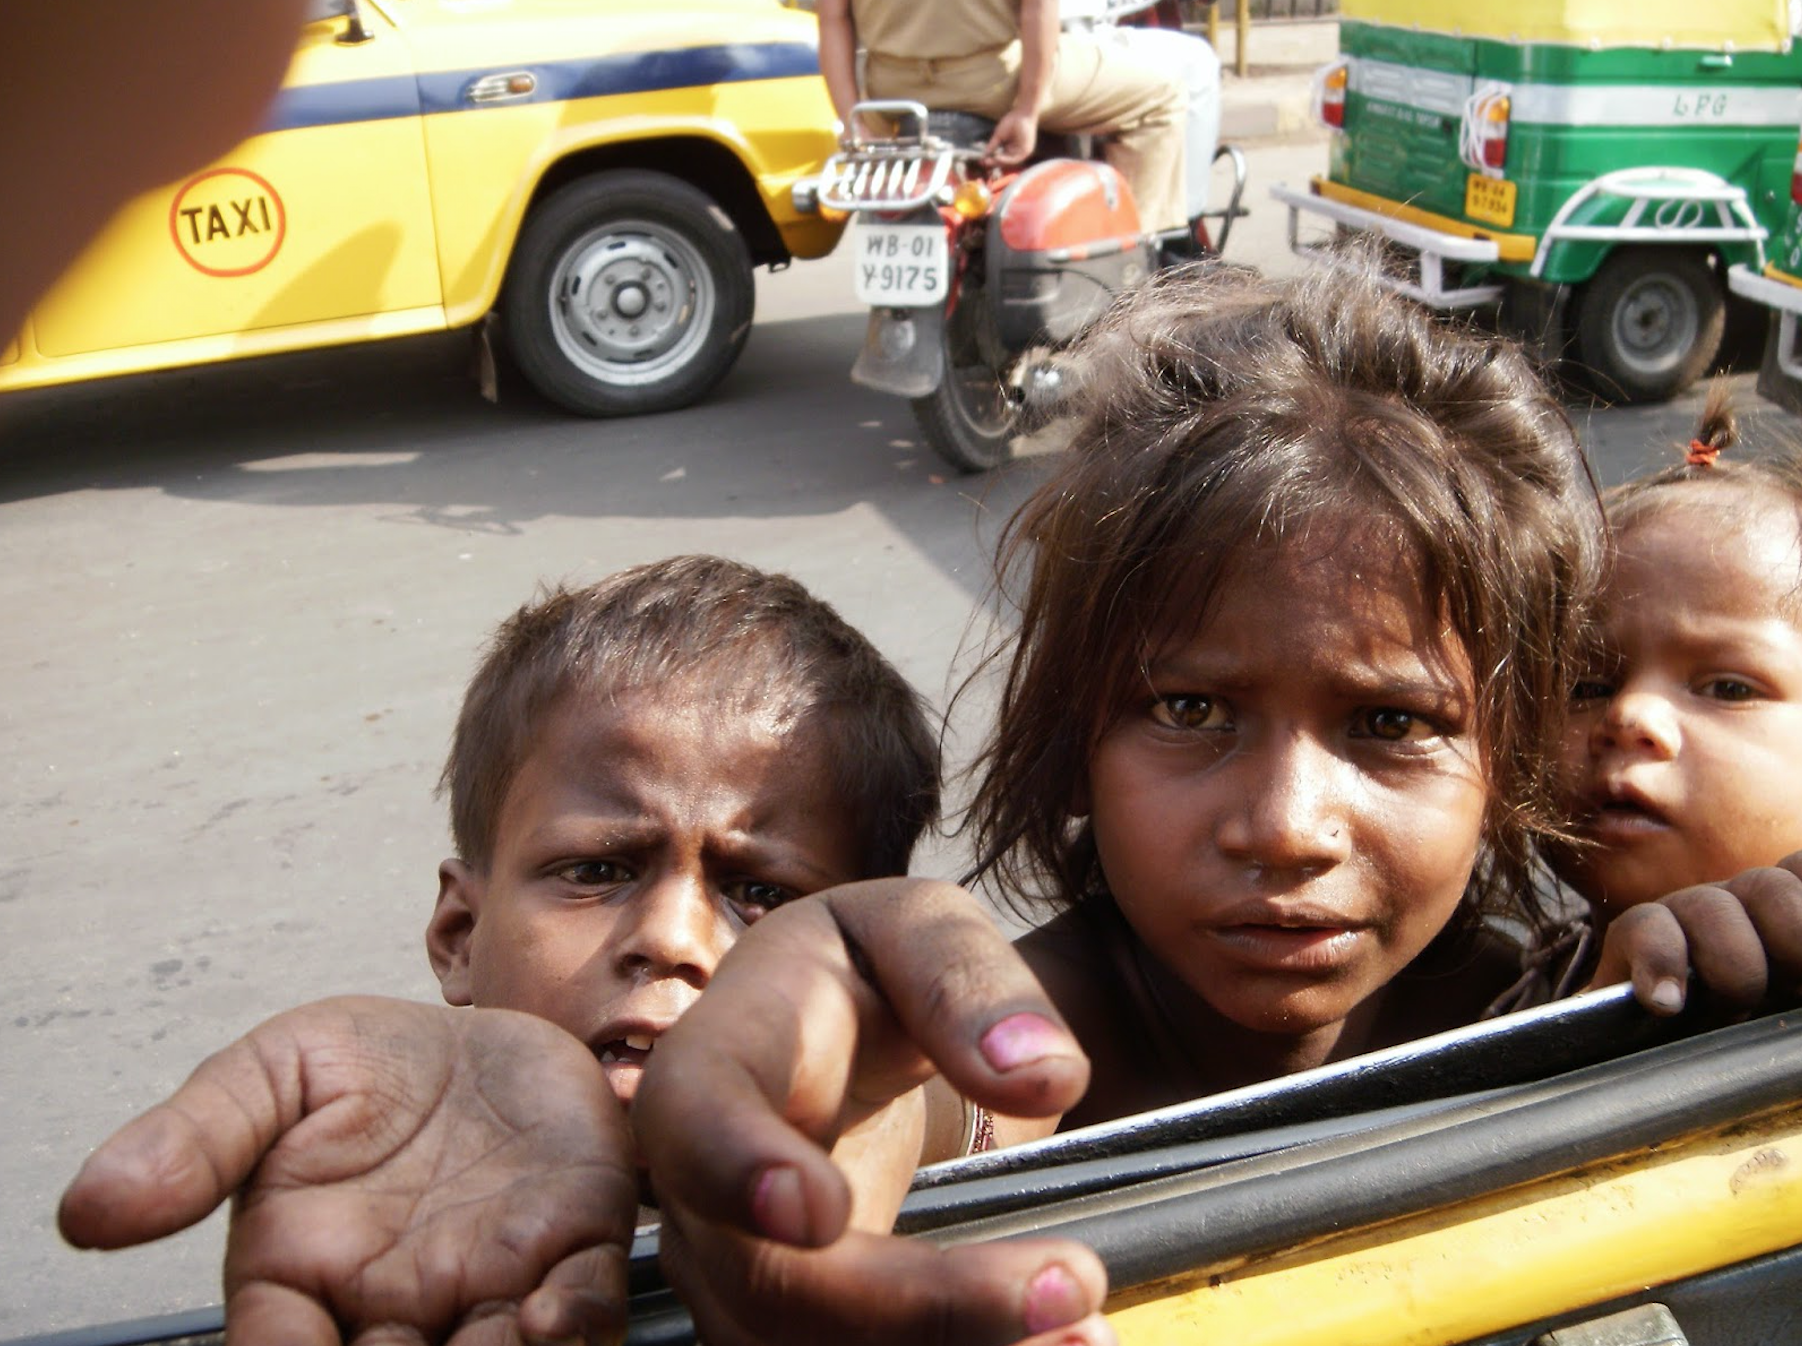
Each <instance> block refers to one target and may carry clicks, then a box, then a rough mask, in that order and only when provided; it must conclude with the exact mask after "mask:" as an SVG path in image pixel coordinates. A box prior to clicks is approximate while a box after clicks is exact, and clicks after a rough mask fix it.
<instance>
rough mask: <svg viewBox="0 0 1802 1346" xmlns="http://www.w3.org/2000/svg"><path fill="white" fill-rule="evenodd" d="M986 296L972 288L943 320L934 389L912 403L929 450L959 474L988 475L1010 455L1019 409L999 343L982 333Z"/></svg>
mask: <svg viewBox="0 0 1802 1346" xmlns="http://www.w3.org/2000/svg"><path fill="white" fill-rule="evenodd" d="M986 317H987V303H986V296H984V295H983V293H982V291H981V289H980V287H979V286H977V285H974V284H972V285H970V286H968V287H967V288H966V289H965V290H964V292H963V293H962V294H961V295H960V296H959V297H958V304H957V307H956V308H954V309H952V311H951V312H950V314H949V315H948V316H947V317H946V318H945V327H944V332H945V335H944V345H945V369H944V373H943V375H942V376H941V377H940V379H939V386H938V387H937V388H935V389H933V391H932V392H931V393H929V394H928V395H927V396H925V397H916V398H915V399H914V401H913V409H914V419H915V420H916V421H917V422H918V423H919V426H920V433H921V434H923V435H924V436H925V437H926V442H927V443H928V444H930V445H931V446H932V447H933V449H934V451H935V452H937V453H938V455H939V456H940V457H941V458H943V459H944V460H945V461H946V462H948V463H950V464H951V466H953V467H955V468H956V469H957V470H958V471H959V472H965V473H973V472H987V471H988V470H989V469H991V468H995V467H1000V466H1001V465H1002V464H1003V463H1005V462H1007V461H1008V460H1009V459H1011V458H1012V457H1013V456H1014V438H1015V436H1017V435H1018V434H1019V433H1020V406H1019V402H1018V400H1017V399H1016V398H1014V397H1013V396H1012V395H1011V393H1012V390H1011V389H1010V388H1009V387H1008V382H1007V369H1006V365H1005V357H1004V355H1003V354H1002V352H1001V351H1000V349H999V341H998V340H997V339H995V338H993V336H992V334H985V333H984V332H983V331H982V328H981V324H982V323H983V322H984V321H985V320H986Z"/></svg>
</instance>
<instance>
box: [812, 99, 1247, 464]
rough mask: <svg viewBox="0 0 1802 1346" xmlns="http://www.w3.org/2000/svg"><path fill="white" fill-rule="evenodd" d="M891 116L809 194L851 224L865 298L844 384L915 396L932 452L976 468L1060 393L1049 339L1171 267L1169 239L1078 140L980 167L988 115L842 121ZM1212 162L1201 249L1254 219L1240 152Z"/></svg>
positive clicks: (849, 148) (904, 111)
mask: <svg viewBox="0 0 1802 1346" xmlns="http://www.w3.org/2000/svg"><path fill="white" fill-rule="evenodd" d="M884 123H886V124H888V125H891V126H892V127H893V128H894V130H893V132H892V133H891V134H889V135H884V136H875V135H871V134H869V133H868V132H867V131H865V130H862V129H853V130H851V131H850V132H848V135H847V140H846V142H845V145H844V148H843V149H841V150H840V151H839V152H838V153H836V154H834V155H832V156H831V157H830V158H829V159H828V160H827V161H826V166H825V169H824V172H823V175H822V177H821V179H820V182H819V185H818V188H817V192H818V203H819V205H820V206H821V207H823V208H825V209H827V210H833V211H841V212H843V213H845V214H847V215H850V216H852V217H853V223H852V227H851V228H850V229H849V230H848V231H847V237H848V239H849V243H850V247H851V250H852V260H853V268H854V277H853V285H854V288H855V292H856V295H857V298H858V301H859V302H860V303H863V304H867V305H868V306H869V307H870V322H869V327H868V330H867V332H866V334H865V337H864V344H863V349H862V351H861V352H860V353H859V355H858V357H857V361H856V363H855V364H854V365H853V366H852V369H851V378H852V379H853V381H855V382H857V383H860V384H862V385H864V386H865V387H869V388H875V389H877V390H879V391H882V392H888V393H894V394H896V395H898V396H901V397H906V398H908V399H909V400H910V401H911V402H912V404H913V409H914V415H915V418H916V419H917V420H918V422H919V425H920V430H921V433H922V434H923V435H924V436H925V439H926V441H927V443H928V444H930V445H931V446H932V448H933V449H934V450H935V451H936V452H937V453H938V454H939V455H940V456H941V457H943V458H944V459H945V460H946V461H947V462H949V463H950V464H952V465H953V466H954V467H956V468H957V469H958V470H959V471H961V472H984V471H987V470H989V469H990V468H994V467H998V466H1000V465H1001V464H1003V463H1005V462H1007V461H1008V459H1009V458H1011V457H1012V456H1013V452H1014V443H1015V440H1016V437H1017V436H1018V435H1019V434H1020V433H1022V429H1023V423H1024V421H1025V419H1026V415H1027V412H1028V410H1029V408H1030V407H1031V406H1033V405H1036V404H1041V403H1043V402H1046V401H1050V400H1053V399H1054V396H1055V387H1056V384H1057V381H1058V372H1057V366H1056V363H1055V359H1054V355H1055V352H1056V350H1057V348H1058V347H1060V346H1062V345H1064V344H1066V343H1068V342H1069V341H1070V340H1071V339H1073V338H1074V337H1075V336H1076V335H1077V334H1078V333H1080V332H1081V331H1082V330H1083V329H1084V328H1085V327H1087V326H1088V325H1089V324H1090V323H1091V322H1092V321H1094V319H1095V318H1096V317H1098V316H1099V315H1100V314H1101V312H1102V311H1103V310H1104V309H1106V307H1107V306H1108V304H1109V303H1110V302H1111V301H1112V299H1113V297H1114V295H1115V294H1116V293H1118V292H1119V291H1120V290H1122V289H1124V288H1126V287H1127V286H1129V285H1134V284H1137V283H1138V282H1140V281H1142V280H1143V279H1144V278H1145V277H1146V276H1148V275H1150V274H1151V272H1153V271H1154V270H1156V269H1158V268H1159V267H1160V266H1161V265H1164V264H1166V259H1167V257H1168V256H1169V254H1170V252H1171V249H1170V248H1169V244H1170V243H1171V241H1172V238H1171V236H1170V235H1160V234H1154V233H1148V232H1147V231H1146V230H1145V229H1144V228H1143V227H1142V225H1141V224H1140V220H1139V213H1138V208H1137V206H1136V205H1135V204H1134V202H1133V197H1132V192H1131V190H1130V189H1129V188H1128V186H1127V184H1126V182H1125V180H1124V179H1123V178H1122V177H1121V176H1120V175H1119V174H1118V173H1117V172H1115V171H1114V169H1112V168H1111V167H1109V166H1108V165H1107V164H1106V163H1103V162H1101V161H1100V160H1099V159H1097V158H1095V157H1093V155H1094V153H1095V151H1094V147H1093V144H1092V142H1091V143H1087V144H1084V143H1082V142H1083V141H1087V140H1088V138H1087V137H1082V138H1078V139H1077V140H1076V142H1075V143H1072V138H1070V137H1058V136H1053V135H1047V136H1044V137H1043V141H1044V142H1045V144H1043V145H1042V147H1041V154H1040V157H1038V158H1037V159H1036V160H1035V162H1032V163H1030V164H1028V165H1026V166H1024V167H1022V168H1018V169H1000V168H994V167H990V166H987V165H985V164H984V163H983V161H982V155H983V149H984V147H985V146H986V145H987V143H988V138H989V136H990V135H991V134H992V132H993V131H994V123H993V122H992V121H990V120H988V119H987V118H984V117H977V116H974V115H972V114H969V113H963V112H941V111H935V110H929V109H928V108H926V107H925V106H924V105H923V104H921V103H917V102H911V101H893V100H873V101H869V102H863V103H859V104H858V105H857V106H856V108H855V110H854V114H853V116H852V119H851V125H852V127H853V128H862V127H866V126H869V125H876V124H884ZM1220 158H1227V159H1228V160H1229V161H1230V163H1231V168H1232V178H1233V185H1232V191H1231V193H1230V196H1229V199H1228V202H1227V205H1226V206H1225V207H1224V208H1223V209H1220V210H1215V211H1210V212H1208V213H1207V214H1206V215H1204V217H1203V220H1202V225H1201V229H1202V231H1203V232H1204V233H1206V232H1207V231H1208V225H1209V223H1210V222H1217V223H1218V225H1219V237H1218V239H1217V240H1216V239H1214V238H1213V237H1212V236H1211V234H1210V235H1209V236H1207V237H1204V238H1201V239H1199V240H1198V242H1199V243H1200V245H1201V248H1202V255H1208V254H1217V253H1218V252H1219V250H1220V248H1221V247H1223V246H1224V245H1225V243H1226V239H1227V237H1228V235H1229V234H1230V232H1231V229H1232V224H1233V221H1234V220H1235V219H1238V218H1240V217H1241V216H1243V215H1245V214H1246V213H1247V212H1246V211H1245V209H1243V208H1242V207H1241V206H1240V197H1241V195H1242V194H1243V191H1244V187H1245V176H1246V168H1245V156H1244V155H1243V154H1242V153H1241V152H1240V150H1239V149H1238V148H1237V147H1236V146H1232V145H1222V146H1220V148H1219V150H1218V151H1217V152H1216V155H1215V159H1216V161H1218V160H1219V159H1220ZM1176 237H1178V238H1182V239H1186V237H1187V230H1179V231H1176ZM1188 251H1189V252H1190V254H1191V255H1193V249H1189V250H1188Z"/></svg>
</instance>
